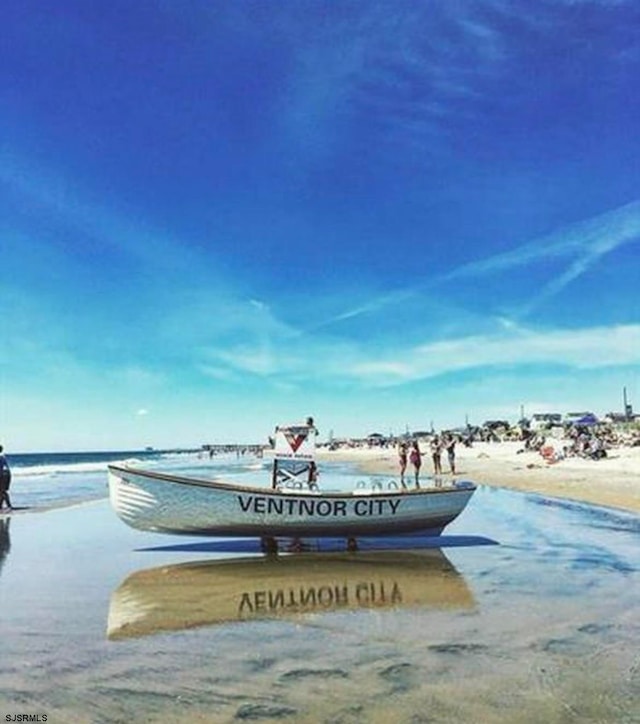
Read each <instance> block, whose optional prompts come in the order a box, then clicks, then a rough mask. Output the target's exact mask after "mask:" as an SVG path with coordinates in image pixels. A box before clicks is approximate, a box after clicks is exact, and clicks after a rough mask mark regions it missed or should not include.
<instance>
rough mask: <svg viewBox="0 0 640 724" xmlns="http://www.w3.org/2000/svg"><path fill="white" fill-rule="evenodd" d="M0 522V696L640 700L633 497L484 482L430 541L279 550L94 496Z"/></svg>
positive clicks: (510, 706)
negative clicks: (189, 530) (180, 526)
mask: <svg viewBox="0 0 640 724" xmlns="http://www.w3.org/2000/svg"><path fill="white" fill-rule="evenodd" d="M1 524H2V526H3V531H2V536H1V537H0V541H2V543H1V545H2V552H1V553H0V556H1V559H0V560H1V565H0V598H1V607H2V616H0V641H1V642H2V654H1V656H0V717H2V715H7V714H8V715H12V714H31V715H37V714H40V715H42V714H47V717H48V722H120V721H144V722H187V721H188V722H193V721H197V722H239V721H260V722H296V724H297V723H298V722H309V723H311V722H313V723H316V722H326V723H327V724H329V723H334V724H335V723H336V722H343V723H344V724H350V723H354V724H355V723H356V722H358V723H359V722H363V721H367V722H374V723H375V722H380V723H382V722H385V723H386V722H388V721H394V722H398V724H404V723H405V722H406V723H407V724H410V723H412V724H413V723H415V722H427V721H429V722H456V724H457V723H458V722H461V721H478V722H483V723H485V722H486V723H487V724H492V723H494V722H495V723H503V722H504V723H507V722H508V723H509V724H513V723H514V722H525V723H529V722H531V723H532V724H533V723H534V722H541V721H544V722H545V723H551V724H554V723H556V722H557V723H560V722H584V721H599V722H638V721H639V720H640V718H639V717H640V708H639V705H638V702H640V658H639V656H638V651H639V650H640V618H639V617H638V615H637V612H638V607H637V591H638V590H640V547H639V546H638V539H639V534H640V520H639V519H638V517H637V516H636V515H633V514H628V513H625V512H622V511H615V510H612V509H605V508H596V507H591V506H585V505H581V504H576V503H570V502H563V501H558V500H551V499H548V498H544V497H541V496H538V495H532V494H522V493H518V492H514V491H510V490H507V489H502V488H491V487H485V486H483V487H481V488H479V489H478V491H477V493H476V495H475V496H474V498H473V499H472V502H471V504H470V505H469V507H468V508H467V509H466V510H465V512H464V513H463V514H462V516H461V517H460V518H459V519H458V520H457V521H455V522H454V523H453V524H452V525H451V526H449V527H448V528H447V530H446V531H445V536H443V538H442V539H441V541H440V543H441V545H442V549H441V550H439V549H435V550H433V549H430V548H424V547H419V546H417V544H416V546H417V548H419V549H418V550H414V551H405V550H396V551H392V552H388V553H384V554H382V555H381V556H378V555H377V554H376V553H372V552H370V551H367V552H356V553H330V554H325V553H319V554H315V553H314V554H308V553H303V554H294V555H293V556H283V557H282V559H281V558H280V557H276V558H274V557H269V558H267V557H265V556H262V555H257V554H256V555H252V554H251V553H250V552H248V551H247V550H238V551H236V552H226V553H222V552H220V551H216V549H215V546H214V545H213V544H211V543H210V542H207V541H200V542H199V543H198V544H197V545H196V546H194V545H193V543H194V541H193V540H192V539H182V538H175V537H170V536H160V535H155V534H148V533H140V532H136V531H133V530H130V529H129V528H127V527H126V526H124V525H123V524H122V523H121V522H120V521H119V520H117V519H116V518H115V516H114V515H113V514H112V512H111V510H110V509H109V507H108V504H107V503H106V501H101V502H98V503H90V504H87V505H85V506H77V507H75V508H72V509H68V510H53V511H49V512H47V513H43V514H42V515H19V516H15V517H14V518H12V519H10V520H9V521H7V519H4V520H3V521H2V523H1ZM168 548H169V549H168Z"/></svg>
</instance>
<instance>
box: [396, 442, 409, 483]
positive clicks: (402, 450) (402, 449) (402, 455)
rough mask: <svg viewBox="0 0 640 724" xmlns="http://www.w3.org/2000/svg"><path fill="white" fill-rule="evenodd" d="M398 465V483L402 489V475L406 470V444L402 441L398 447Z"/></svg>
mask: <svg viewBox="0 0 640 724" xmlns="http://www.w3.org/2000/svg"><path fill="white" fill-rule="evenodd" d="M398 464H399V465H400V482H401V483H402V485H403V487H404V473H405V470H406V469H407V443H406V442H404V441H402V442H401V443H400V444H399V445H398Z"/></svg>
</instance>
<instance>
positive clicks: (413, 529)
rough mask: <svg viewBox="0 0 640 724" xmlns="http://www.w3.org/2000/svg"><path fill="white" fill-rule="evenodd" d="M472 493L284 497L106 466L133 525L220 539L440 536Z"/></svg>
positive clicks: (459, 487) (121, 511) (452, 489)
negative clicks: (409, 534)
mask: <svg viewBox="0 0 640 724" xmlns="http://www.w3.org/2000/svg"><path fill="white" fill-rule="evenodd" d="M474 491H475V485H473V484H472V483H469V482H458V483H453V484H452V485H450V486H448V487H443V488H420V489H415V490H406V491H399V490H395V491H371V492H363V491H354V492H353V493H351V492H348V493H342V492H340V493H324V492H323V493H317V492H303V491H289V492H283V491H280V490H273V489H267V488H259V487H244V486H239V485H234V484H230V483H220V482H214V481H209V480H198V479H193V478H186V477H180V476H175V475H168V474H164V473H156V472H149V471H143V470H135V469H132V468H124V467H118V466H110V467H109V496H110V500H111V504H112V506H113V508H114V510H115V511H116V513H117V514H118V516H119V517H120V518H121V519H122V520H123V521H124V522H125V523H127V524H128V525H130V526H131V527H133V528H137V529H139V530H145V531H155V532H161V533H172V534H183V535H203V536H225V537H234V536H240V537H266V536H274V537H275V536H280V537H286V536H291V537H314V536H317V537H329V536H346V537H354V536H365V535H368V536H379V535H391V534H393V535H397V534H403V533H421V534H425V535H439V534H440V533H441V532H442V530H443V528H444V527H445V526H446V525H448V524H449V523H450V522H451V521H452V520H454V519H455V518H456V517H457V516H458V515H459V514H460V513H461V512H462V511H463V510H464V508H465V506H466V505H467V503H468V501H469V499H470V498H471V496H472V495H473V492H474Z"/></svg>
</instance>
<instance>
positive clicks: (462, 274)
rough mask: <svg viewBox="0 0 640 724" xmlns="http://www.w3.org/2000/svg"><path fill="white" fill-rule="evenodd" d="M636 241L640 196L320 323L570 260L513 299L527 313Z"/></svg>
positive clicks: (522, 314)
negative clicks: (527, 294) (522, 298)
mask: <svg viewBox="0 0 640 724" xmlns="http://www.w3.org/2000/svg"><path fill="white" fill-rule="evenodd" d="M638 242H640V201H633V202H631V203H628V204H625V205H624V206H621V207H619V208H617V209H613V210H611V211H608V212H605V213H604V214H599V215H597V216H594V217H592V218H589V219H586V220H583V221H580V222H577V223H575V224H571V225H568V226H565V227H562V228H560V229H558V230H557V231H554V232H552V233H551V234H548V235H545V236H542V237H538V238H536V239H534V240H532V241H530V242H529V243H527V244H524V245H522V246H519V247H516V248H515V249H510V250H509V251H507V252H503V253H500V254H493V255H491V256H488V257H485V258H483V259H477V260H474V261H470V262H468V263H466V264H463V265H460V266H458V267H456V268H455V269H452V270H450V271H448V272H445V273H443V274H439V275H435V276H431V277H426V278H423V279H421V280H419V281H418V282H417V283H414V284H412V285H410V286H408V287H403V288H398V289H394V290H391V291H388V292H384V293H382V294H377V295H375V296H372V297H371V298H369V299H367V300H366V301H364V302H363V303H362V304H359V305H357V306H353V307H350V308H349V309H346V310H345V311H344V312H341V313H340V314H337V315H334V316H333V317H331V318H329V319H327V320H326V321H325V322H323V323H322V324H321V325H319V326H329V325H331V324H334V323H337V322H340V321H343V320H345V319H352V318H355V317H358V316H360V315H363V314H370V313H372V312H378V311H380V310H382V309H385V308H389V307H393V306H396V305H399V304H401V303H404V302H406V301H407V300H408V299H410V298H415V297H418V296H420V295H422V294H424V293H425V292H426V291H429V290H431V291H433V290H436V289H438V288H439V287H443V286H445V285H446V284H448V283H450V282H455V281H459V280H474V279H479V278H482V277H488V276H492V275H493V276H497V275H499V274H504V273H507V272H510V271H512V270H513V269H518V268H523V267H527V266H530V265H533V264H537V263H540V262H543V261H545V262H546V261H548V260H549V259H558V260H562V259H567V260H568V261H567V266H566V268H565V269H564V270H563V271H562V272H561V273H560V274H558V275H557V276H554V277H553V278H550V279H549V280H548V281H547V282H546V284H544V285H543V286H542V287H541V288H540V290H539V292H538V293H537V294H536V295H534V296H533V297H531V298H529V299H528V300H527V302H526V303H522V304H520V305H519V306H518V304H517V300H516V301H515V302H514V307H517V309H518V316H519V317H520V318H523V317H526V316H527V315H528V314H530V313H531V312H533V311H534V310H535V309H536V308H538V307H539V306H540V305H541V304H542V303H543V302H545V301H547V300H549V299H551V298H552V297H554V296H555V295H557V294H559V293H560V292H561V291H562V290H563V289H564V288H565V287H567V286H568V285H570V284H571V283H572V282H573V281H575V280H576V279H578V278H579V277H580V276H582V275H583V274H585V273H586V272H588V271H589V270H590V269H591V268H593V267H594V266H595V265H596V264H598V263H599V262H601V260H602V259H603V258H604V257H605V256H607V255H608V254H611V253H612V252H614V251H616V250H617V249H619V248H621V247H623V246H625V245H628V244H637V243H638Z"/></svg>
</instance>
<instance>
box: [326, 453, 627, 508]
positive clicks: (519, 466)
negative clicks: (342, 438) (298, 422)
mask: <svg viewBox="0 0 640 724" xmlns="http://www.w3.org/2000/svg"><path fill="white" fill-rule="evenodd" d="M522 449H523V444H522V443H521V442H474V443H473V446H472V447H470V448H466V447H463V446H462V445H458V446H457V447H456V470H457V472H456V475H455V476H452V475H450V474H448V473H445V474H444V475H443V476H442V477H443V479H445V480H447V479H450V478H451V477H456V478H469V479H470V480H472V481H473V482H475V483H478V484H481V485H487V486H490V487H504V488H510V489H512V490H518V491H520V492H528V493H537V494H540V495H548V496H552V497H556V498H565V499H568V500H575V501H579V502H582V503H588V504H592V505H600V506H605V507H609V508H619V509H622V510H625V511H627V512H631V513H640V447H619V448H614V449H611V450H609V451H608V456H607V457H606V458H603V459H601V460H588V459H584V458H577V457H576V458H566V459H564V460H560V461H558V462H555V463H553V464H549V463H547V462H546V461H545V460H544V458H543V457H542V456H541V455H540V453H538V452H535V451H522ZM518 451H521V452H518ZM317 457H318V459H319V460H326V461H327V462H329V461H335V462H346V463H354V464H356V465H357V466H358V468H359V469H360V470H361V471H362V472H363V473H365V474H371V475H373V474H383V475H384V474H389V475H393V476H395V477H397V476H398V456H397V451H396V450H395V448H351V449H339V450H335V451H329V450H318V451H317ZM442 465H443V469H444V470H447V469H448V464H447V457H446V454H443V456H442ZM412 474H413V470H412V468H411V465H408V466H407V472H406V473H405V476H406V479H407V482H410V481H411V480H412ZM432 474H433V467H432V463H431V456H430V455H429V453H428V451H427V450H426V449H423V454H422V469H421V471H420V478H421V479H423V480H427V479H429V478H431V477H432Z"/></svg>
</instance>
